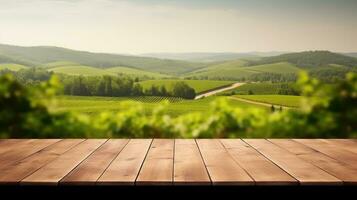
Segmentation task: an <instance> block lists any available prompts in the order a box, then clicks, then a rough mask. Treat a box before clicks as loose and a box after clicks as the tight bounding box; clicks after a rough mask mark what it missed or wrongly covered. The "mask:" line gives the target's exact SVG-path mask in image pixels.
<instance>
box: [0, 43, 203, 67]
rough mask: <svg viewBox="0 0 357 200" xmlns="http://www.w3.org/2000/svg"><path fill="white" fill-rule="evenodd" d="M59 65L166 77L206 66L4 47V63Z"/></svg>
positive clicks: (0, 47)
mask: <svg viewBox="0 0 357 200" xmlns="http://www.w3.org/2000/svg"><path fill="white" fill-rule="evenodd" d="M57 61H68V62H75V63H80V64H81V65H86V66H93V67H97V68H109V67H115V66H127V67H135V68H139V69H142V70H145V71H151V72H160V73H166V74H182V73H185V72H189V71H193V70H195V69H198V68H200V67H204V66H205V65H206V64H203V63H196V62H187V61H178V60H168V59H158V58H149V57H138V56H127V55H117V54H107V53H91V52H86V51H75V50H71V49H65V48H59V47H50V46H39V47H19V46H11V45H1V44H0V63H16V64H22V65H26V66H38V65H42V64H45V63H50V62H57Z"/></svg>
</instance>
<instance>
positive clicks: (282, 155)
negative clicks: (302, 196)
mask: <svg viewBox="0 0 357 200" xmlns="http://www.w3.org/2000/svg"><path fill="white" fill-rule="evenodd" d="M244 141H245V142H246V143H248V144H249V145H250V146H252V147H253V148H255V149H256V150H257V151H259V152H260V153H261V154H263V155H264V156H265V157H267V158H268V159H269V160H271V161H272V162H274V163H275V164H276V165H278V166H279V167H280V168H282V169H283V170H284V171H286V172H287V173H289V174H290V175H291V176H293V177H294V178H295V179H297V180H298V181H299V182H300V184H302V185H341V184H342V181H341V180H339V179H337V178H336V177H334V176H332V175H330V174H328V173H327V172H325V171H323V170H321V169H320V168H318V167H316V166H314V165H312V164H311V163H309V162H307V161H305V160H303V159H301V158H299V157H297V156H296V155H294V154H292V153H290V152H288V151H286V150H285V149H283V148H281V147H278V146H277V145H275V144H273V143H271V142H269V141H267V140H262V139H244Z"/></svg>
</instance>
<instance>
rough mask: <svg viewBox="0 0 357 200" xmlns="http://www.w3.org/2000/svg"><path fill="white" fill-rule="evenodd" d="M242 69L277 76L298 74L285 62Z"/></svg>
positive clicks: (295, 69)
mask: <svg viewBox="0 0 357 200" xmlns="http://www.w3.org/2000/svg"><path fill="white" fill-rule="evenodd" d="M243 69H246V70H251V71H256V72H265V73H278V74H286V73H298V72H299V71H300V69H299V68H297V67H296V66H294V65H292V64H290V63H287V62H280V63H274V64H266V65H256V66H250V67H243Z"/></svg>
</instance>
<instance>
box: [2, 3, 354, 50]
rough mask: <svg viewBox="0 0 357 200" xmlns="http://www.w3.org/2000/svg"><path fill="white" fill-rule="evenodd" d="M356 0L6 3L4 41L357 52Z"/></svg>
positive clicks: (93, 47)
mask: <svg viewBox="0 0 357 200" xmlns="http://www.w3.org/2000/svg"><path fill="white" fill-rule="evenodd" d="M356 8H357V1H353V0H341V1H338V0H310V1H307V0H302V1H290V0H267V1H257V0H249V1H248V0H235V1H233V0H226V1H219V0H209V1H203V0H192V1H187V0H184V1H179V0H172V1H169V0H131V1H129V0H127V1H125V0H123V1H119V0H118V1H117V0H12V1H8V0H0V26H1V29H2V31H1V32H0V43H3V44H13V45H23V46H38V45H46V46H60V47H66V48H72V49H78V50H88V51H94V52H111V53H124V54H126V53H127V54H140V53H151V52H250V51H303V50H317V49H321V50H330V51H335V52H351V51H357V39H356V35H357V20H356V19H357V12H355V10H356Z"/></svg>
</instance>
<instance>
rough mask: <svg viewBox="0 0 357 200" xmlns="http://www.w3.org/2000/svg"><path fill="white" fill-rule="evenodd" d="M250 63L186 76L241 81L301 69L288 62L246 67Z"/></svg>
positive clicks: (228, 64)
mask: <svg viewBox="0 0 357 200" xmlns="http://www.w3.org/2000/svg"><path fill="white" fill-rule="evenodd" d="M247 63H248V61H245V60H236V61H227V62H224V63H220V64H216V65H211V66H209V67H206V68H203V69H199V70H196V71H194V72H191V73H189V74H187V75H186V77H206V78H208V79H232V80H234V79H240V78H244V77H249V76H251V75H254V74H259V73H278V74H288V73H297V72H299V71H300V69H299V68H297V67H296V66H294V65H293V64H290V63H287V62H281V63H274V64H264V65H256V66H246V65H247Z"/></svg>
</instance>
